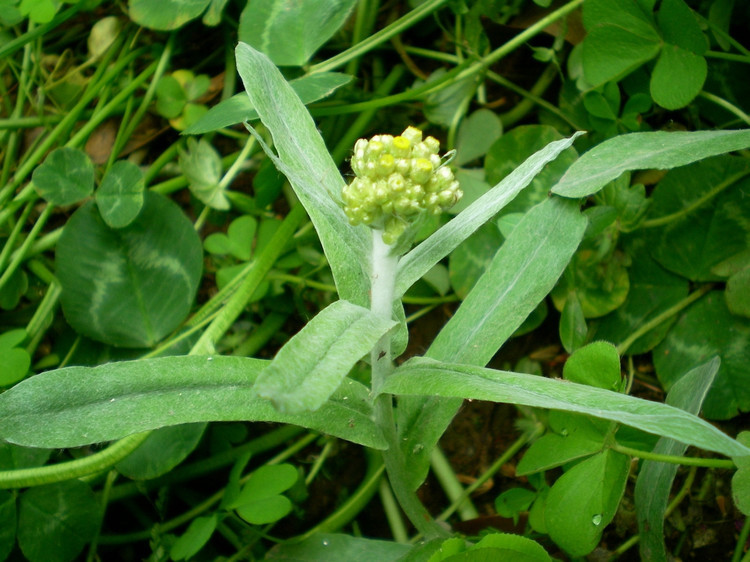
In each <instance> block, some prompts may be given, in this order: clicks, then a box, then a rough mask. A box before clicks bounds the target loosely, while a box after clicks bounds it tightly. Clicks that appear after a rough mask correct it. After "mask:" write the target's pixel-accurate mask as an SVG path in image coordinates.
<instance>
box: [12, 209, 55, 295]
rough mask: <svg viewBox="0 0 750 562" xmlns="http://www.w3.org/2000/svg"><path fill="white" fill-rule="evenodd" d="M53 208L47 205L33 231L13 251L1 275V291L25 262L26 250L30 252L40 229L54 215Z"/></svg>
mask: <svg viewBox="0 0 750 562" xmlns="http://www.w3.org/2000/svg"><path fill="white" fill-rule="evenodd" d="M52 209H53V207H52V205H46V206H45V207H44V210H43V211H42V212H41V214H40V215H39V218H38V219H37V220H36V222H35V223H34V226H33V227H32V228H31V231H29V234H28V236H27V237H26V240H24V241H23V244H21V247H20V248H18V250H16V251H15V252H14V253H13V257H12V258H11V260H10V263H9V264H8V267H7V268H6V269H5V271H3V274H2V276H0V291H1V290H2V289H3V287H5V284H6V283H7V282H8V281H9V280H10V278H11V277H12V276H13V274H14V273H15V272H16V270H17V269H18V267H19V266H20V265H21V262H23V260H24V259H25V258H26V252H28V250H29V248H30V247H31V245H32V244H33V243H34V240H36V237H37V236H38V235H39V231H40V230H41V229H42V227H43V226H44V225H45V223H46V222H47V219H49V217H50V216H51V215H52Z"/></svg>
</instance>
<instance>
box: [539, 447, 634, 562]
mask: <svg viewBox="0 0 750 562" xmlns="http://www.w3.org/2000/svg"><path fill="white" fill-rule="evenodd" d="M629 468H630V459H629V458H628V457H627V456H625V455H621V454H620V453H615V452H614V451H602V452H601V453H597V454H596V455H594V456H592V457H589V458H587V459H585V460H583V461H581V462H580V463H578V464H577V465H575V466H574V467H573V468H571V469H569V470H568V471H567V472H565V474H563V475H562V476H561V477H560V478H558V479H557V481H556V482H555V483H554V484H553V485H552V488H551V489H550V491H549V495H548V496H547V501H546V502H545V506H544V521H545V524H546V528H547V532H548V533H549V535H550V537H551V538H552V539H553V540H554V541H555V542H556V543H557V544H558V545H560V546H561V547H562V548H563V549H564V550H565V551H566V552H567V553H568V554H570V555H571V556H583V555H585V554H587V553H589V552H591V551H592V550H593V549H594V547H595V546H596V545H597V544H598V543H599V539H600V538H601V536H602V533H603V532H604V528H605V527H606V526H607V525H608V524H609V523H610V521H612V519H613V518H614V516H615V513H616V512H617V506H618V505H619V504H620V498H621V497H622V494H623V492H624V491H625V483H626V482H627V478H628V471H629Z"/></svg>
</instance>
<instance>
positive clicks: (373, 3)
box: [346, 0, 380, 76]
mask: <svg viewBox="0 0 750 562" xmlns="http://www.w3.org/2000/svg"><path fill="white" fill-rule="evenodd" d="M379 7H380V1H379V0H362V1H360V2H358V3H357V8H356V15H355V17H354V30H353V31H352V43H353V44H358V43H360V42H362V41H364V40H365V39H366V38H367V37H369V36H370V35H372V30H373V28H374V27H375V20H376V18H377V14H378V8H379ZM359 63H360V59H359V58H353V59H352V60H350V61H349V64H348V65H347V67H346V73H347V74H349V75H351V76H357V75H358V74H359Z"/></svg>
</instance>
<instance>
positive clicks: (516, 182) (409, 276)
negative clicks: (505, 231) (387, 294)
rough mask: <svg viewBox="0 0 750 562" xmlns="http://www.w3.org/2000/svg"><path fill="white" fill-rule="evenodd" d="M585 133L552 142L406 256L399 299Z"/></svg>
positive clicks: (400, 270) (400, 267)
mask: <svg viewBox="0 0 750 562" xmlns="http://www.w3.org/2000/svg"><path fill="white" fill-rule="evenodd" d="M581 134H583V133H576V134H575V135H573V136H572V137H570V138H567V139H563V140H559V141H555V142H551V143H550V144H548V145H547V146H546V147H544V148H543V149H542V150H540V151H539V152H537V153H535V154H534V155H533V156H531V157H529V158H527V159H526V161H524V163H523V164H521V165H520V166H518V168H516V169H515V170H513V172H511V173H510V174H508V175H507V176H506V177H505V178H503V180H502V181H501V182H500V183H498V184H497V185H496V186H494V187H493V188H492V189H490V190H489V191H488V192H487V193H485V194H484V195H483V196H482V197H480V198H479V199H477V200H476V201H475V202H474V203H472V204H471V205H469V206H468V207H467V208H466V209H464V210H463V211H461V213H459V214H458V215H456V217H455V218H453V220H451V221H450V222H449V223H448V224H446V225H445V226H443V227H442V228H441V229H440V230H438V231H437V232H435V233H434V234H433V235H432V236H430V237H429V238H427V240H425V241H424V242H422V243H421V244H419V245H418V246H417V247H415V248H414V249H413V250H411V251H410V252H409V253H408V254H406V255H405V256H404V257H403V258H402V259H401V261H400V262H399V265H398V273H397V277H396V297H400V296H401V295H403V294H404V293H405V292H406V291H407V290H408V289H409V287H411V286H412V285H413V284H414V283H416V282H417V281H418V280H419V279H420V278H421V277H422V276H423V275H424V274H425V273H427V272H428V271H429V270H430V269H432V266H434V265H435V264H436V263H437V262H439V261H440V260H441V259H443V258H444V257H445V256H447V255H448V254H450V253H451V252H452V251H453V249H454V248H456V247H457V246H458V245H459V244H460V243H461V242H463V241H464V240H466V239H467V238H468V237H469V236H471V234H472V233H473V232H475V231H476V230H477V229H478V228H479V227H480V226H482V225H483V224H484V223H486V222H487V221H488V220H490V219H491V218H492V217H493V216H494V215H496V214H497V213H498V212H499V211H500V209H502V208H503V207H504V206H505V205H507V204H508V203H509V202H510V201H512V200H513V198H514V197H515V196H516V195H518V193H519V192H520V191H521V190H522V189H523V188H524V187H526V186H527V185H529V183H530V182H531V180H533V179H534V177H535V176H536V175H537V174H538V173H539V172H540V171H541V170H542V168H544V166H545V165H546V164H547V163H548V162H550V161H552V160H554V159H555V158H556V157H557V155H558V154H560V153H561V152H562V151H563V150H565V149H566V148H568V147H569V146H570V145H572V144H573V141H574V140H575V139H576V138H577V137H578V136H579V135H581Z"/></svg>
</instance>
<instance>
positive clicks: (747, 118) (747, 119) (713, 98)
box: [698, 92, 750, 125]
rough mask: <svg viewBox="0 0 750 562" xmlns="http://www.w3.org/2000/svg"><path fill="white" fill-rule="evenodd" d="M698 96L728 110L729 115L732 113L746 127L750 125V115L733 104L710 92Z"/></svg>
mask: <svg viewBox="0 0 750 562" xmlns="http://www.w3.org/2000/svg"><path fill="white" fill-rule="evenodd" d="M698 95H699V96H700V97H702V98H703V99H707V100H708V101H710V102H713V103H715V104H716V105H718V106H719V107H721V108H723V109H726V110H727V111H728V112H729V113H732V114H733V115H735V116H736V117H737V118H738V119H740V120H741V121H743V122H744V123H745V125H750V115H748V114H747V113H745V112H744V111H742V110H741V109H740V108H739V107H737V106H736V105H734V104H733V103H730V102H728V101H727V100H725V99H724V98H720V97H719V96H717V95H714V94H711V93H709V92H701V93H699V94H698Z"/></svg>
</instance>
